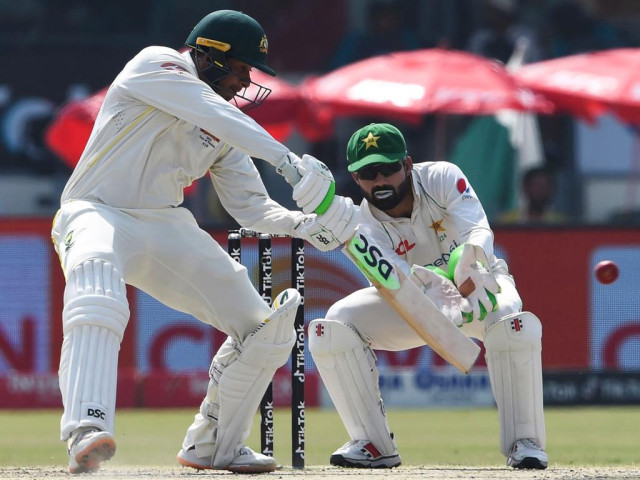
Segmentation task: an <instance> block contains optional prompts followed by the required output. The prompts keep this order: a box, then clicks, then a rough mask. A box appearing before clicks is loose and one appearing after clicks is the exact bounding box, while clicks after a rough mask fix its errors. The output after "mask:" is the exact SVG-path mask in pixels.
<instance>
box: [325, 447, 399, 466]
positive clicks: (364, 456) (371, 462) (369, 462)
mask: <svg viewBox="0 0 640 480" xmlns="http://www.w3.org/2000/svg"><path fill="white" fill-rule="evenodd" d="M329 463H330V464H331V465H334V466H336V467H348V468H393V467H397V466H398V465H400V464H401V463H402V461H401V460H400V455H398V450H395V451H394V452H393V453H392V454H391V455H382V454H381V453H380V451H379V450H378V449H377V448H376V446H375V445H374V444H373V443H371V442H370V441H369V440H351V441H350V442H347V443H345V444H344V445H343V446H341V447H340V448H339V449H338V450H336V451H335V452H333V455H331V458H330V459H329Z"/></svg>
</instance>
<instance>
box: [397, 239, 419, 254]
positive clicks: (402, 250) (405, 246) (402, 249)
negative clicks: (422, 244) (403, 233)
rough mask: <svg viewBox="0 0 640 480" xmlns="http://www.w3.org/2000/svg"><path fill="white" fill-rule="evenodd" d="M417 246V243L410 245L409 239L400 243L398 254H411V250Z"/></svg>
mask: <svg viewBox="0 0 640 480" xmlns="http://www.w3.org/2000/svg"><path fill="white" fill-rule="evenodd" d="M415 246H416V244H415V242H414V243H409V240H407V239H405V240H400V243H399V244H398V246H397V247H396V253H397V254H398V255H406V254H407V253H409V251H410V250H413V247H415Z"/></svg>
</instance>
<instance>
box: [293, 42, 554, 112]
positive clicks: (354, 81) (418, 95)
mask: <svg viewBox="0 0 640 480" xmlns="http://www.w3.org/2000/svg"><path fill="white" fill-rule="evenodd" d="M301 89H302V92H303V95H304V97H305V100H307V101H308V102H310V103H311V104H312V105H315V106H317V107H318V106H319V107H320V108H325V109H326V108H328V109H329V110H330V111H331V113H332V115H368V116H384V117H387V118H390V119H397V120H401V121H405V122H407V123H418V122H420V121H421V120H422V118H423V116H424V115H425V114H427V113H433V112H441V113H453V114H468V115H487V114H493V113H495V112H497V111H498V110H502V109H515V110H523V111H536V112H544V113H551V112H552V111H553V106H552V105H551V103H550V102H548V101H545V100H544V99H543V98H541V97H540V96H536V95H534V94H533V93H532V92H530V91H529V90H527V89H525V88H521V87H520V86H518V85H517V84H516V82H515V81H514V79H513V78H512V77H511V75H510V74H509V73H508V72H507V70H506V69H505V67H504V66H503V65H502V64H500V63H498V62H496V61H493V60H490V59H488V58H485V57H481V56H478V55H474V54H471V53H467V52H461V51H456V50H445V49H439V48H434V49H426V50H412V51H406V52H397V53H391V54H386V55H380V56H376V57H371V58H368V59H366V60H362V61H359V62H356V63H352V64H350V65H347V66H345V67H341V68H339V69H337V70H334V71H333V72H330V73H328V74H326V75H324V76H321V77H318V78H315V79H312V80H309V81H307V82H305V83H303V85H302V86H301ZM325 114H326V112H325Z"/></svg>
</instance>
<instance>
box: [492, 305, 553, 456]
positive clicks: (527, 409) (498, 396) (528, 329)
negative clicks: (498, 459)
mask: <svg viewBox="0 0 640 480" xmlns="http://www.w3.org/2000/svg"><path fill="white" fill-rule="evenodd" d="M484 345H485V347H486V352H487V353H486V360H487V366H488V368H489V376H490V378H491V387H492V390H493V395H494V397H495V400H496V404H497V405H498V415H499V417H500V450H501V451H502V453H503V455H505V456H508V454H509V451H510V450H511V447H512V445H513V443H514V442H515V441H516V440H519V439H524V438H533V439H534V440H536V442H537V443H538V444H539V445H540V446H541V447H542V448H544V447H545V443H546V433H545V425H544V411H543V398H542V358H541V357H542V324H541V323H540V320H539V319H538V317H536V316H535V315H534V314H532V313H530V312H520V313H513V314H510V315H506V316H504V317H502V318H501V319H500V321H498V322H496V323H495V324H493V325H492V326H491V327H489V329H488V330H487V332H486V334H485V338H484Z"/></svg>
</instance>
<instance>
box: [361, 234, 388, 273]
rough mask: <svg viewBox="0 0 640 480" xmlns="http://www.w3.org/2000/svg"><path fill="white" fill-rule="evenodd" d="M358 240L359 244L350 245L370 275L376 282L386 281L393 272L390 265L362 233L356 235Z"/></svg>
mask: <svg viewBox="0 0 640 480" xmlns="http://www.w3.org/2000/svg"><path fill="white" fill-rule="evenodd" d="M358 238H359V240H360V243H358V242H352V245H353V247H354V248H355V249H356V251H357V252H358V253H359V254H360V258H361V260H363V261H364V263H365V264H366V266H367V267H368V270H369V271H370V273H371V274H373V275H374V276H375V277H376V278H377V279H378V280H388V279H389V276H390V275H391V272H392V271H393V266H392V265H391V263H389V261H387V260H385V259H384V258H383V256H382V252H381V251H380V249H379V248H378V246H377V245H374V244H371V243H370V242H369V240H368V239H367V237H365V236H364V235H363V234H362V233H360V234H359V235H358ZM371 270H373V271H371ZM380 277H381V278H380Z"/></svg>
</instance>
